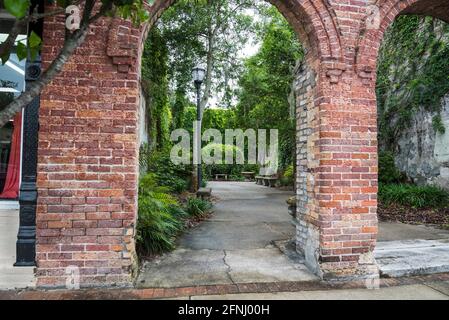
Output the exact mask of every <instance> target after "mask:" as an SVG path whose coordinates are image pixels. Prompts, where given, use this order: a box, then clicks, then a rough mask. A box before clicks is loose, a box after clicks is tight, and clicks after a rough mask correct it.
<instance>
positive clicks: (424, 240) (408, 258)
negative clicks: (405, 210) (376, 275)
mask: <svg viewBox="0 0 449 320" xmlns="http://www.w3.org/2000/svg"><path fill="white" fill-rule="evenodd" d="M374 254H375V257H376V261H377V264H378V265H379V269H380V272H381V275H382V276H386V277H403V276H412V275H423V274H432V273H440V272H449V231H448V230H443V229H438V228H435V227H432V226H426V225H411V224H404V223H400V222H380V223H379V237H378V242H377V246H376V249H375V251H374Z"/></svg>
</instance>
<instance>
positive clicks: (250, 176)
mask: <svg viewBox="0 0 449 320" xmlns="http://www.w3.org/2000/svg"><path fill="white" fill-rule="evenodd" d="M254 174H255V173H254V172H252V171H243V172H242V176H244V177H245V180H247V181H252V180H253V179H254Z"/></svg>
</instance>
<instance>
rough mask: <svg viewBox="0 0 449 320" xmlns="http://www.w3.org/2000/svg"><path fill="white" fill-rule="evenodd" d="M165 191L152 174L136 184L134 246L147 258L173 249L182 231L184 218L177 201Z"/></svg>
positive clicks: (167, 190)
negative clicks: (137, 192) (177, 236)
mask: <svg viewBox="0 0 449 320" xmlns="http://www.w3.org/2000/svg"><path fill="white" fill-rule="evenodd" d="M168 192H169V189H168V188H166V187H160V186H157V184H156V176H155V175H154V174H147V175H145V176H144V177H143V178H142V179H141V180H140V182H139V200H138V219H137V236H136V240H137V246H138V248H139V250H142V251H143V252H145V253H146V254H156V253H161V252H164V251H169V250H172V249H174V246H175V236H176V235H177V234H178V233H179V232H180V231H181V230H182V228H183V217H184V216H185V215H186V213H185V212H184V211H183V210H182V209H181V207H180V206H179V204H178V201H177V200H176V198H174V197H173V196H172V195H170V194H169V193H168Z"/></svg>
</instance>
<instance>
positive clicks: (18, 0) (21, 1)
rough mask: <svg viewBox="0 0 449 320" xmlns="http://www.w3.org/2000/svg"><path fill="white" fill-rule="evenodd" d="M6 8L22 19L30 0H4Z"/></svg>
mask: <svg viewBox="0 0 449 320" xmlns="http://www.w3.org/2000/svg"><path fill="white" fill-rule="evenodd" d="M3 3H4V4H5V9H6V10H7V11H8V12H9V13H10V14H12V15H13V16H14V17H16V18H18V19H21V18H23V17H24V16H25V15H26V14H27V12H28V8H29V6H30V1H29V0H4V1H3Z"/></svg>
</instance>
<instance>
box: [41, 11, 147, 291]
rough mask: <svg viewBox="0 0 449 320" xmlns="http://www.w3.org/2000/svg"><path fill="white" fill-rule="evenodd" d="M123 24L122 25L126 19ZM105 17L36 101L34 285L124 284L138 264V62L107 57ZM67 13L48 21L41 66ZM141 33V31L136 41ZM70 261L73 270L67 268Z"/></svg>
mask: <svg viewBox="0 0 449 320" xmlns="http://www.w3.org/2000/svg"><path fill="white" fill-rule="evenodd" d="M125 26H126V25H125ZM110 27H111V20H110V19H103V20H101V21H100V22H99V23H98V24H96V25H95V26H93V27H92V28H91V30H92V32H91V33H90V34H89V35H88V39H87V41H86V43H85V44H84V45H83V46H82V47H81V48H79V49H77V51H76V54H75V55H74V56H73V57H72V58H71V59H70V60H69V61H68V62H67V64H66V65H65V67H64V70H63V71H62V72H61V73H60V74H59V75H58V77H57V78H55V79H54V81H53V82H52V83H51V84H50V85H49V86H47V88H46V89H45V91H44V92H43V94H42V97H41V107H40V114H39V117H40V120H39V121H40V130H39V147H38V182H37V185H38V206H37V257H36V259H37V278H38V282H37V285H38V286H39V287H60V286H65V285H66V280H67V278H68V275H67V274H66V273H67V272H69V273H73V274H74V275H73V277H77V274H78V273H79V275H80V282H81V286H100V285H113V284H114V285H130V284H131V280H132V271H133V267H134V266H135V261H136V260H135V258H134V256H135V249H134V227H135V221H136V211H137V208H136V207H137V179H138V147H137V117H138V96H139V95H138V74H137V70H138V68H137V66H133V68H129V70H128V68H127V69H126V71H127V72H126V73H123V72H120V71H121V68H122V67H121V65H122V62H123V60H121V61H118V64H114V63H113V59H111V58H110V57H109V56H108V55H107V54H106V51H107V41H106V40H107V39H108V37H109V30H110ZM64 32H65V31H64V17H57V18H53V19H47V20H46V21H45V25H44V36H43V38H44V46H43V48H42V58H43V64H44V68H45V67H46V66H48V64H49V63H50V62H51V61H52V59H53V57H54V56H55V54H56V53H57V52H58V51H59V48H60V46H61V44H62V39H63V36H64ZM136 39H137V37H136ZM67 267H69V268H68V269H67Z"/></svg>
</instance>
